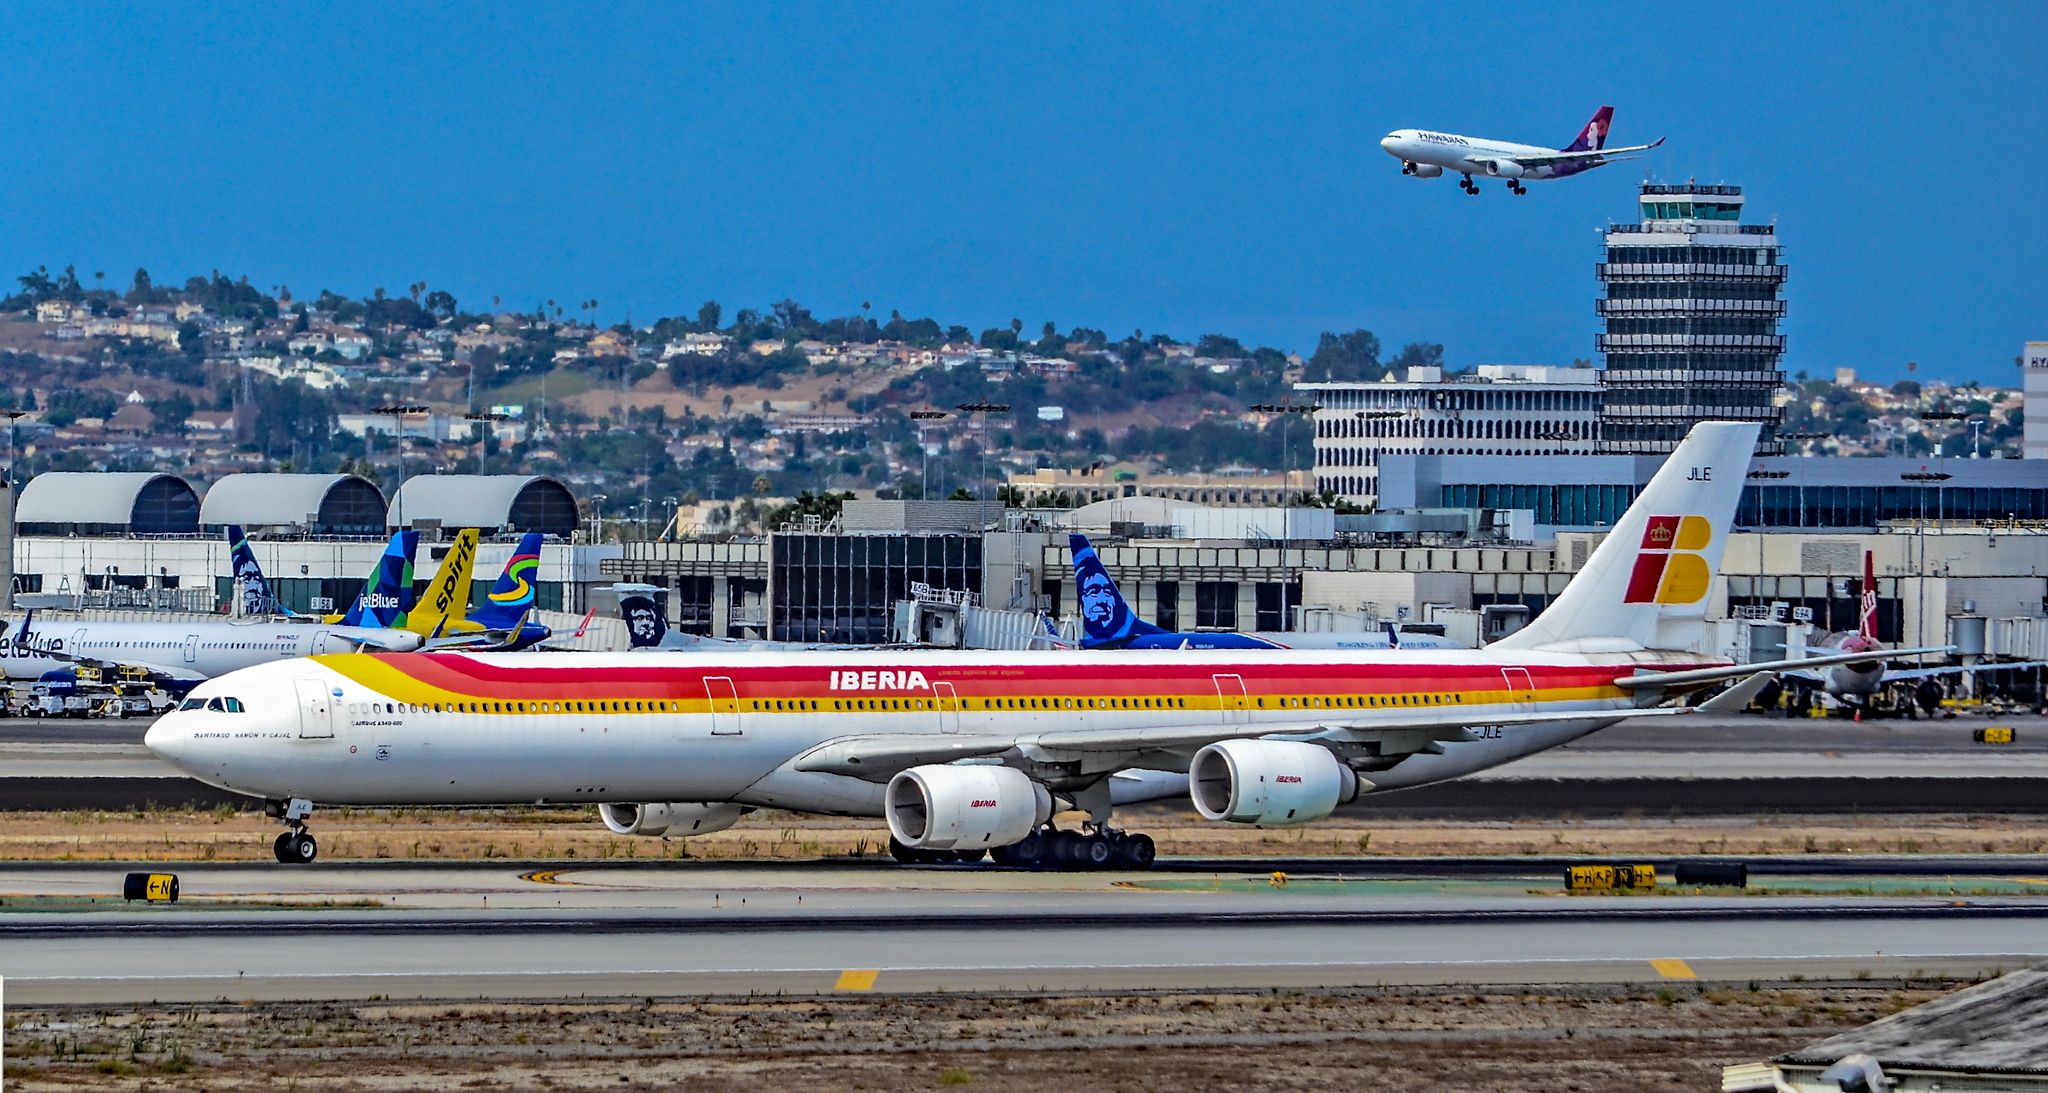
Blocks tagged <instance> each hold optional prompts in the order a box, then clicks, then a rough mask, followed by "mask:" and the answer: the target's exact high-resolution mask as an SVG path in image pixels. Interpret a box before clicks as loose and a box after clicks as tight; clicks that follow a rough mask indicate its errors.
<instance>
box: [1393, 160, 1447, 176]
mask: <svg viewBox="0 0 2048 1093" xmlns="http://www.w3.org/2000/svg"><path fill="white" fill-rule="evenodd" d="M1401 172H1402V173H1403V174H1410V175H1414V176H1415V177H1416V178H1436V177H1437V176H1439V175H1441V174H1443V173H1444V169H1443V166H1442V165H1441V164H1436V163H1404V164H1402V165H1401Z"/></svg>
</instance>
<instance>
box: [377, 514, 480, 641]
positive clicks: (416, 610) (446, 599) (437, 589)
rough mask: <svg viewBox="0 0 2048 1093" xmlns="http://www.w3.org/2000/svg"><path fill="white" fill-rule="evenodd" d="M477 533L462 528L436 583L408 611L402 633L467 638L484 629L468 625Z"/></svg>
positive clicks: (401, 626)
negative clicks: (462, 635)
mask: <svg viewBox="0 0 2048 1093" xmlns="http://www.w3.org/2000/svg"><path fill="white" fill-rule="evenodd" d="M477 534H478V532H477V529H475V528H463V529H462V530H461V531H458V532H456V533H455V541H454V542H452V543H450V544H448V553H447V554H446V555H445V556H443V557H442V559H441V568H440V569H437V570H435V571H434V580H433V583H431V584H429V585H427V589H426V591H425V592H423V593H422V594H421V595H420V602H418V603H416V604H414V605H413V606H412V607H411V609H410V610H408V611H406V613H405V615H404V617H403V618H402V619H401V620H400V621H399V624H398V625H399V627H400V628H401V629H405V630H410V631H412V632H413V633H415V634H435V635H438V634H443V633H446V634H466V633H470V632H473V631H476V630H481V629H483V627H480V626H478V625H476V624H475V623H473V622H470V621H469V617H468V616H469V573H470V570H471V569H472V568H474V567H475V565H476V540H477Z"/></svg>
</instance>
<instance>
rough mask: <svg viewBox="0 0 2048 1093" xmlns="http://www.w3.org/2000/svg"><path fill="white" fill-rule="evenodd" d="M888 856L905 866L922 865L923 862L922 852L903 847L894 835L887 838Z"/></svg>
mask: <svg viewBox="0 0 2048 1093" xmlns="http://www.w3.org/2000/svg"><path fill="white" fill-rule="evenodd" d="M889 856H890V857H892V858H895V859H896V860H897V861H899V862H902V863H903V864H905V865H922V864H924V861H925V857H924V852H923V851H921V850H914V849H912V848H910V847H908V846H905V845H903V843H902V842H901V841H899V840H898V839H897V838H896V836H894V835H891V836H889Z"/></svg>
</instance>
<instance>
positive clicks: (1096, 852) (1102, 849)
mask: <svg viewBox="0 0 2048 1093" xmlns="http://www.w3.org/2000/svg"><path fill="white" fill-rule="evenodd" d="M1115 857H1116V843H1114V842H1112V841H1110V837H1109V836H1108V835H1107V834H1103V833H1100V832H1098V833H1096V834H1094V835H1088V836H1084V837H1082V838H1081V839H1079V840H1078V841H1077V844H1076V845H1075V847H1074V851H1073V861H1074V864H1076V865H1078V866H1080V867H1081V868H1083V869H1102V868H1105V867H1106V866H1108V865H1109V863H1110V862H1111V861H1112V860H1113V859H1115Z"/></svg>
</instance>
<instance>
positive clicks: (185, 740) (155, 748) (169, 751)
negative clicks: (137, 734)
mask: <svg viewBox="0 0 2048 1093" xmlns="http://www.w3.org/2000/svg"><path fill="white" fill-rule="evenodd" d="M181 721H182V719H181V718H179V717H178V715H177V714H174V713H169V714H165V715H163V716H162V717H159V718H157V719H156V724H154V725H151V726H150V727H149V731H147V732H145V733H143V734H142V746H143V747H146V748H148V749H149V750H150V752H151V753H152V754H154V755H155V756H156V757H157V758H159V759H162V760H163V761H164V762H166V763H169V764H171V765H172V766H181V765H182V764H180V763H179V762H178V760H180V759H182V758H184V755H185V748H186V746H187V745H188V744H190V743H191V741H192V734H191V733H189V732H187V731H186V729H185V727H184V725H183V724H182V723H181Z"/></svg>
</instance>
